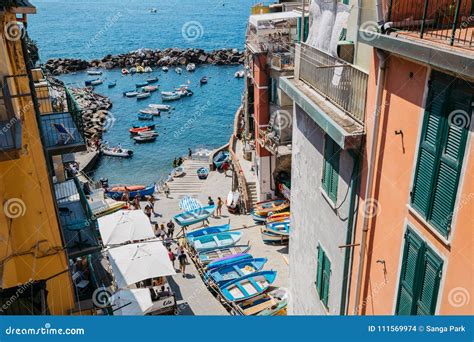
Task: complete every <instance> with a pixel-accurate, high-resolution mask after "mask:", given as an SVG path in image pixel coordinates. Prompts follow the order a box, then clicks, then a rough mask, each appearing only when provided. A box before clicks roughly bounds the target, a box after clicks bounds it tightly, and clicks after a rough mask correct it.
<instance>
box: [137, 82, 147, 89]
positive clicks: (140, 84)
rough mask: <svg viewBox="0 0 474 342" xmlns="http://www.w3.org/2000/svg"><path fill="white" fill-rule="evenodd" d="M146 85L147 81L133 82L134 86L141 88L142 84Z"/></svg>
mask: <svg viewBox="0 0 474 342" xmlns="http://www.w3.org/2000/svg"><path fill="white" fill-rule="evenodd" d="M147 85H148V82H139V83H135V87H137V88H141V87H144V86H147Z"/></svg>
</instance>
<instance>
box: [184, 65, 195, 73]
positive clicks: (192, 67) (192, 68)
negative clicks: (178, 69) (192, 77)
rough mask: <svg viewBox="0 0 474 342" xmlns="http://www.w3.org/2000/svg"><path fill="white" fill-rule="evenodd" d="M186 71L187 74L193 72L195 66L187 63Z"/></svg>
mask: <svg viewBox="0 0 474 342" xmlns="http://www.w3.org/2000/svg"><path fill="white" fill-rule="evenodd" d="M186 70H187V71H189V72H193V71H194V70H196V64H194V63H189V64H188V65H186Z"/></svg>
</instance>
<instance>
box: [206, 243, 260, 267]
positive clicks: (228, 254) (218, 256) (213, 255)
mask: <svg viewBox="0 0 474 342" xmlns="http://www.w3.org/2000/svg"><path fill="white" fill-rule="evenodd" d="M249 249H250V246H249V245H235V246H232V247H230V248H225V247H224V248H216V249H214V250H212V251H207V252H201V253H199V262H200V263H202V264H207V265H208V268H209V266H210V265H211V264H213V263H219V262H221V261H222V260H226V259H227V258H232V257H235V256H238V255H242V254H243V253H247V252H248V251H249ZM250 257H252V256H250Z"/></svg>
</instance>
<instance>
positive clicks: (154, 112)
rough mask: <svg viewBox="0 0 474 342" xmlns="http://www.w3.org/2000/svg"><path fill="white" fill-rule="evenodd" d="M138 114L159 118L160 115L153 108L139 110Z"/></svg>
mask: <svg viewBox="0 0 474 342" xmlns="http://www.w3.org/2000/svg"><path fill="white" fill-rule="evenodd" d="M140 113H142V114H149V115H155V116H160V114H161V113H160V111H159V110H158V109H153V108H147V109H140Z"/></svg>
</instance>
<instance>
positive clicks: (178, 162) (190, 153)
mask: <svg viewBox="0 0 474 342" xmlns="http://www.w3.org/2000/svg"><path fill="white" fill-rule="evenodd" d="M188 159H193V150H191V148H188ZM183 163H184V159H183V157H179V158H174V160H173V168H176V167H178V166H181V165H182V164H183Z"/></svg>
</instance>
